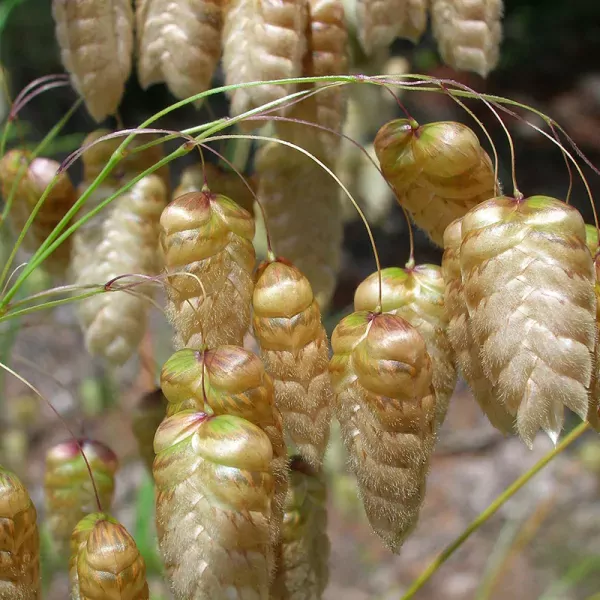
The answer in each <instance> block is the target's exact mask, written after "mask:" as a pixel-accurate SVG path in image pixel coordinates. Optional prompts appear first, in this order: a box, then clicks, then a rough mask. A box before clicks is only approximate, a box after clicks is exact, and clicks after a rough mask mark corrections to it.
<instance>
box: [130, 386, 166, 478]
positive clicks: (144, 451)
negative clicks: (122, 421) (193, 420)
mask: <svg viewBox="0 0 600 600" xmlns="http://www.w3.org/2000/svg"><path fill="white" fill-rule="evenodd" d="M166 412H167V399H166V398H165V397H164V395H163V393H162V390H161V389H160V388H157V389H155V390H153V391H151V392H148V393H146V394H144V395H143V396H141V397H140V399H139V400H138V402H137V404H136V406H135V408H134V410H133V414H132V416H131V418H132V422H131V427H132V429H133V434H134V435H135V439H136V441H137V445H138V451H139V453H140V456H141V457H142V460H143V461H144V463H145V464H146V466H147V467H148V470H149V471H150V472H152V463H153V462H154V435H155V433H156V430H157V429H158V426H159V425H160V424H161V423H162V420H163V419H164V418H165V415H166Z"/></svg>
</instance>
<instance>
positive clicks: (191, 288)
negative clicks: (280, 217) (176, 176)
mask: <svg viewBox="0 0 600 600" xmlns="http://www.w3.org/2000/svg"><path fill="white" fill-rule="evenodd" d="M160 224H161V235H160V240H161V245H162V248H163V253H164V258H165V267H166V271H167V273H173V272H177V273H178V274H173V275H170V276H169V278H168V281H169V285H168V287H167V292H168V295H169V303H168V306H167V311H168V316H169V320H170V321H171V323H172V324H173V327H174V328H175V339H174V345H175V347H176V348H184V347H188V348H201V347H203V346H204V345H206V346H207V347H209V348H216V347H217V346H220V345H222V344H235V345H238V346H242V345H243V338H244V335H245V333H246V331H248V327H249V325H250V304H251V301H252V288H253V280H252V270H253V269H254V263H255V260H256V258H255V253H254V247H253V246H252V238H253V237H254V220H253V218H252V215H250V214H249V213H248V212H247V211H246V210H244V209H243V208H241V207H239V206H238V205H237V204H236V203H235V202H234V201H233V200H230V199H229V198H227V197H226V196H223V195H221V194H214V193H213V192H211V191H210V190H209V189H208V188H207V187H205V188H204V189H203V191H202V192H191V193H188V194H184V195H183V196H179V197H178V198H176V199H175V200H173V202H171V203H170V204H169V205H168V206H167V208H165V210H164V211H163V214H162V216H161V219H160Z"/></svg>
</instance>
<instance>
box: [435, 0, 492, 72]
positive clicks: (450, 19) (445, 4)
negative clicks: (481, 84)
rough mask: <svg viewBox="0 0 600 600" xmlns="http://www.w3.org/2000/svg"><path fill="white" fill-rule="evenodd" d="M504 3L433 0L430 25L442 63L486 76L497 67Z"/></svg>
mask: <svg viewBox="0 0 600 600" xmlns="http://www.w3.org/2000/svg"><path fill="white" fill-rule="evenodd" d="M502 10H503V7H502V0H432V3H431V23H432V26H433V33H434V35H435V38H436V40H437V43H438V48H439V51H440V54H441V56H442V59H443V61H444V62H445V63H446V64H448V65H450V66H451V67H453V68H455V69H458V70H460V71H474V72H475V73H479V75H481V76H482V77H487V75H488V73H489V72H490V71H492V70H493V69H494V68H495V67H496V65H497V64H498V59H499V58H500V42H501V41H502Z"/></svg>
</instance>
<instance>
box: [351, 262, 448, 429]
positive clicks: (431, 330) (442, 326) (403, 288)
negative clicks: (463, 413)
mask: <svg viewBox="0 0 600 600" xmlns="http://www.w3.org/2000/svg"><path fill="white" fill-rule="evenodd" d="M444 291H445V284H444V278H443V276H442V271H441V269H440V267H438V266H437V265H431V264H424V265H417V266H415V267H407V268H404V269H400V268H397V267H391V268H388V269H382V271H381V303H382V306H381V310H382V311H383V312H390V313H392V314H394V315H397V316H399V317H402V318H403V319H405V320H406V321H408V322H409V323H410V324H411V325H412V326H413V327H414V328H415V329H416V330H417V331H418V332H419V333H420V334H421V335H422V336H423V339H424V340H425V344H426V346H427V352H428V354H429V356H430V358H431V361H432V365H433V389H434V390H435V397H436V423H437V425H438V427H439V426H440V425H441V424H442V422H443V420H444V417H445V416H446V411H447V410H448V403H449V402H450V397H451V396H452V393H453V392H454V387H455V386H456V369H455V368H454V352H453V351H452V346H451V345H450V341H449V340H448V335H447V328H448V313H447V312H446V307H445V305H444ZM378 303H379V276H378V274H377V273H373V274H372V275H370V276H369V277H367V279H365V281H363V282H362V283H361V284H360V285H359V286H358V288H357V289H356V292H355V294H354V310H357V311H361V310H370V311H374V310H376V308H377V305H378Z"/></svg>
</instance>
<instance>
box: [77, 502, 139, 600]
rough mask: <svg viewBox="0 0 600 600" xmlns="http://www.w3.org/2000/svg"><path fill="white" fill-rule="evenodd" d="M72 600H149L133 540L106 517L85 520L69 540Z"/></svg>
mask: <svg viewBox="0 0 600 600" xmlns="http://www.w3.org/2000/svg"><path fill="white" fill-rule="evenodd" d="M69 579H70V583H71V598H72V600H96V599H97V598H98V599H99V598H106V599H108V598H111V599H112V598H115V600H116V599H117V598H118V599H119V600H148V598H149V597H150V592H149V590H148V583H147V581H146V564H145V563H144V559H143V558H142V555H141V554H140V552H139V550H138V548H137V546H136V544H135V541H134V539H133V538H132V537H131V535H129V532H128V531H127V530H126V529H125V527H123V525H121V524H120V523H119V522H118V521H116V520H115V519H113V518H112V517H110V516H109V515H108V514H106V513H93V514H90V515H87V516H86V517H84V518H83V519H82V520H81V521H80V522H79V523H78V524H77V526H76V527H75V529H74V531H73V535H72V537H71V558H70V560H69Z"/></svg>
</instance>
